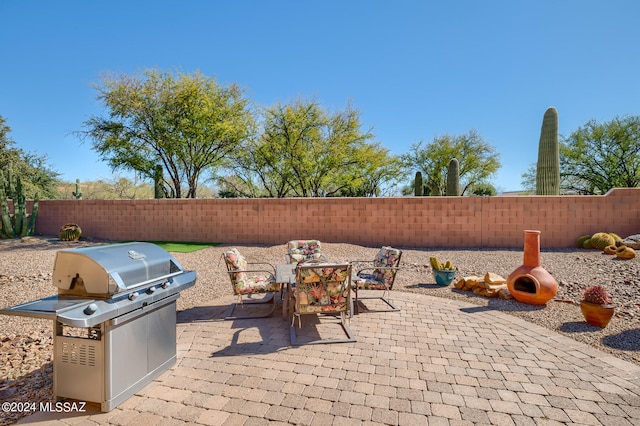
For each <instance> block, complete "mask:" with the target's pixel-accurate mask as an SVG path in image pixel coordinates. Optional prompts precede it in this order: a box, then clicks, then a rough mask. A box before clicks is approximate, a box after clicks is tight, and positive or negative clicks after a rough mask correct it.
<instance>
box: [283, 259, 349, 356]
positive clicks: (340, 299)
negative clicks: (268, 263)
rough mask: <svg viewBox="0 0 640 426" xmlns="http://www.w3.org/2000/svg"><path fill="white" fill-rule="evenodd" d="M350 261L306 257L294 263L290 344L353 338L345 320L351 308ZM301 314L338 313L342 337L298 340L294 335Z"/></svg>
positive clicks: (300, 319)
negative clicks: (325, 260) (305, 259)
mask: <svg viewBox="0 0 640 426" xmlns="http://www.w3.org/2000/svg"><path fill="white" fill-rule="evenodd" d="M350 290H351V265H350V264H349V263H327V262H322V261H319V260H317V259H316V260H310V261H305V262H301V263H298V266H297V267H296V286H295V288H294V289H293V296H294V313H293V318H292V319H291V344H292V345H300V344H316V343H340V342H355V340H356V339H355V337H354V336H353V333H352V332H351V330H350V329H349V326H348V325H347V324H346V322H345V320H346V318H347V316H348V315H349V314H350V309H351V293H350ZM303 315H323V316H326V315H332V316H339V318H340V322H339V325H340V326H341V327H342V330H341V332H340V334H346V337H344V336H341V337H335V338H334V337H330V338H319V339H315V340H311V341H305V342H301V341H300V340H299V339H298V337H297V335H296V326H295V323H296V319H297V320H298V328H302V316H303Z"/></svg>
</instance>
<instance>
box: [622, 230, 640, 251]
mask: <svg viewBox="0 0 640 426" xmlns="http://www.w3.org/2000/svg"><path fill="white" fill-rule="evenodd" d="M620 244H621V245H623V246H627V247H631V248H632V249H634V250H638V249H640V234H635V235H629V236H628V237H627V238H625V239H623V240H622V241H621V242H620Z"/></svg>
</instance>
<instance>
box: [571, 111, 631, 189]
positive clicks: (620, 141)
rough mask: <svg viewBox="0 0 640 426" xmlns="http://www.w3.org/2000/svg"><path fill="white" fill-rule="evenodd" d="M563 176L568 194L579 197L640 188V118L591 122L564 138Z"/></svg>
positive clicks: (619, 118) (627, 117)
mask: <svg viewBox="0 0 640 426" xmlns="http://www.w3.org/2000/svg"><path fill="white" fill-rule="evenodd" d="M560 173H561V175H562V177H563V182H562V183H563V185H564V188H565V191H569V192H573V193H579V194H604V193H606V192H607V191H609V190H610V189H612V188H635V187H638V186H640V117H639V116H626V117H616V118H614V119H613V120H611V121H610V122H607V123H599V122H597V121H596V120H590V121H588V122H587V123H586V124H585V125H584V126H582V127H580V128H578V130H576V131H575V132H573V133H571V135H570V136H569V137H566V138H563V141H562V146H561V147H560Z"/></svg>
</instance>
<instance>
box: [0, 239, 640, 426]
mask: <svg viewBox="0 0 640 426" xmlns="http://www.w3.org/2000/svg"><path fill="white" fill-rule="evenodd" d="M99 242H100V241H90V240H89V241H87V240H84V241H80V242H61V241H58V240H57V238H53V237H52V238H46V237H38V238H26V239H24V240H22V241H20V240H0V307H5V306H13V305H16V304H19V303H24V302H27V301H30V300H34V299H38V298H41V297H45V296H50V295H53V294H56V288H55V287H54V286H53V285H52V284H51V274H52V269H53V264H54V260H55V253H56V251H58V250H62V249H67V248H76V247H81V246H86V245H92V244H96V243H99ZM227 247H228V246H224V245H223V246H218V247H211V248H208V249H204V250H200V251H197V252H194V253H188V254H182V253H174V256H175V257H176V258H177V259H178V261H180V262H181V263H182V265H183V267H184V268H185V269H191V270H195V271H197V274H198V279H197V283H196V285H195V286H194V287H192V288H190V289H188V290H185V291H183V292H182V293H181V297H180V298H179V299H178V310H184V309H188V308H191V307H193V306H196V305H199V304H202V303H204V302H206V301H207V300H211V299H215V298H218V297H221V296H226V295H230V294H231V286H230V283H229V279H228V277H227V274H226V272H225V267H224V264H222V263H221V262H220V259H221V257H220V256H221V254H222V252H223V251H224V250H225V249H226V248H227ZM236 247H237V248H238V249H239V250H240V252H241V253H243V254H244V255H245V257H247V259H248V260H250V261H267V262H271V263H273V264H275V263H281V262H282V261H283V260H284V253H285V251H286V248H285V245H284V244H282V245H277V246H255V245H252V246H236ZM378 250H379V247H362V246H357V245H352V244H331V243H323V251H324V252H325V253H326V254H327V256H328V257H329V259H331V260H336V261H339V260H362V259H373V257H374V256H375V254H376V253H377V251H378ZM430 256H437V257H438V258H439V259H440V260H447V259H450V260H451V261H452V262H453V263H454V264H455V265H456V266H457V267H458V273H457V278H458V279H459V278H462V277H463V276H468V275H479V276H484V274H485V273H487V272H493V273H495V274H498V275H501V276H502V277H504V278H506V277H507V276H508V275H509V274H510V273H511V272H512V271H513V270H514V269H515V268H516V267H518V266H520V265H521V264H522V258H523V256H522V251H521V250H495V249H491V250H483V249H469V250H451V249H405V250H404V254H403V256H402V264H401V266H402V267H403V270H402V271H401V272H400V273H399V275H398V277H397V279H396V283H395V286H394V291H405V292H413V293H422V294H428V295H431V296H437V297H443V298H449V299H456V300H462V301H465V302H468V303H471V304H474V305H480V306H487V307H489V308H491V309H495V310H497V311H501V312H505V313H508V314H510V315H514V316H518V317H521V318H523V319H525V320H527V321H530V322H532V323H535V324H538V325H540V326H543V327H547V328H549V329H551V330H554V331H557V332H558V333H561V334H564V335H565V336H568V337H570V338H572V339H575V340H578V341H581V342H584V343H587V344H589V345H592V346H594V347H597V348H599V349H601V350H603V351H605V352H608V353H610V354H612V355H614V356H616V357H619V358H621V359H624V360H627V361H630V362H632V363H635V364H638V365H640V301H639V299H638V295H639V294H640V292H639V290H640V259H637V258H636V259H631V260H619V259H616V258H615V257H613V256H608V255H604V254H602V253H601V252H599V251H595V250H581V249H575V250H571V249H570V250H544V249H543V251H542V253H541V263H542V266H543V267H544V268H545V269H546V270H547V271H549V272H550V273H551V274H552V275H553V276H554V277H555V278H556V280H557V281H558V283H559V290H558V294H557V296H556V298H555V299H554V300H552V301H550V302H548V303H547V304H546V306H533V305H528V304H524V303H520V302H517V301H515V300H502V299H488V298H486V297H482V296H477V295H475V294H473V293H471V292H468V291H462V290H457V289H455V288H454V287H453V286H449V287H439V286H437V285H436V284H435V281H434V279H433V277H432V276H431V268H430V266H429V257H430ZM593 284H600V285H602V286H604V287H606V288H607V289H608V290H609V292H610V293H611V295H612V297H613V300H614V304H615V305H616V315H615V316H614V318H613V319H612V320H611V322H610V323H609V325H608V326H607V327H606V328H604V329H600V328H598V327H593V326H590V325H588V324H587V323H586V322H585V321H584V318H583V317H582V314H581V312H580V307H579V300H580V298H581V295H582V290H583V289H584V288H586V287H587V286H589V285H593ZM487 326H488V327H490V326H491V325H490V324H488V325H487ZM52 328H53V327H52V323H51V321H48V320H40V319H33V318H26V317H10V316H4V315H0V401H5V400H7V401H16V402H25V401H31V402H33V401H35V402H40V401H42V402H44V401H50V400H51V391H52V374H51V373H52V363H51V361H52ZM3 416H4V417H3ZM17 418H18V416H17V415H9V414H8V413H0V425H2V424H12V423H14V422H15V421H17Z"/></svg>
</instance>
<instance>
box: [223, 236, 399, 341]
mask: <svg viewBox="0 0 640 426" xmlns="http://www.w3.org/2000/svg"><path fill="white" fill-rule="evenodd" d="M401 256H402V251H401V250H398V249H396V248H393V247H387V246H384V247H382V248H381V249H380V251H379V252H378V253H377V255H376V257H375V258H374V259H373V260H351V261H346V262H331V261H330V260H329V259H328V258H327V256H326V255H325V254H324V253H322V248H321V243H320V241H318V240H293V241H289V242H288V243H287V253H286V254H285V256H284V257H285V262H284V263H282V264H277V265H272V264H270V263H266V262H249V261H248V260H247V259H246V258H245V257H244V256H243V255H242V254H241V253H240V252H239V251H238V250H237V249H236V248H231V249H229V250H227V251H225V252H224V253H223V254H222V257H223V258H224V260H225V264H226V267H227V272H228V274H229V278H230V280H231V285H232V287H233V293H234V295H236V296H237V298H238V301H237V303H233V304H232V305H231V306H230V308H229V311H228V312H227V314H226V316H225V319H227V320H240V319H255V318H265V317H268V316H271V315H272V314H273V312H274V311H275V309H276V303H277V300H278V299H280V300H281V301H282V316H283V318H284V319H290V321H291V322H290V336H291V344H292V345H302V344H317V343H341V342H354V341H355V340H356V338H355V336H354V335H353V333H352V332H351V330H350V329H349V326H348V324H347V321H348V320H349V319H350V318H351V317H352V316H353V315H354V314H359V313H364V312H394V311H399V310H400V309H399V308H397V307H396V306H395V305H394V304H393V303H392V302H391V301H390V299H389V296H388V295H389V292H390V291H391V290H392V288H393V283H394V281H395V277H396V274H397V272H398V270H399V269H400V258H401ZM365 290H377V291H381V292H382V295H381V296H371V295H367V296H365V295H360V294H359V293H360V291H365ZM352 294H353V297H352ZM256 295H258V296H261V297H260V298H256ZM354 299H355V300H354ZM368 299H377V300H379V301H381V303H382V305H383V308H381V309H368V308H366V306H363V305H364V302H362V301H363V300H368ZM257 304H261V305H264V304H268V305H270V309H269V310H267V311H266V312H265V311H264V309H263V310H260V311H259V312H257V313H256V312H255V310H254V309H251V308H253V307H255V305H257ZM365 308H366V309H365ZM249 310H253V312H251V313H250V314H249V313H247V314H239V313H238V312H239V311H249ZM305 315H313V316H315V317H322V318H325V317H329V318H336V317H337V318H339V323H338V324H339V325H340V326H341V329H342V336H340V337H337V336H330V337H328V338H327V337H325V338H322V337H320V336H318V335H316V337H317V338H312V339H306V340H304V339H299V338H298V335H297V333H296V322H297V328H298V330H300V329H302V316H305ZM318 321H319V319H318ZM316 324H318V322H316Z"/></svg>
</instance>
